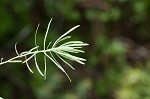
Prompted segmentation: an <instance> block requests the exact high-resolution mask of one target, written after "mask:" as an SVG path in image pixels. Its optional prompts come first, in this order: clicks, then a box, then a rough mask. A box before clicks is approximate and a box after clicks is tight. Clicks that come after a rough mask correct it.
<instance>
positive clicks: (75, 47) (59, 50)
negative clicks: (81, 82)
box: [0, 19, 88, 81]
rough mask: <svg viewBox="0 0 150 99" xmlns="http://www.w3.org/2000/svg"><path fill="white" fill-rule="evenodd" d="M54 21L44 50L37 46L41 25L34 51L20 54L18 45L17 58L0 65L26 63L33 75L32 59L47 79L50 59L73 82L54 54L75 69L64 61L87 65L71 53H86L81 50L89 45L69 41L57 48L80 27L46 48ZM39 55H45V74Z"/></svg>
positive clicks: (44, 44) (82, 59)
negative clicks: (30, 64)
mask: <svg viewBox="0 0 150 99" xmlns="http://www.w3.org/2000/svg"><path fill="white" fill-rule="evenodd" d="M51 21H52V19H51V20H50V22H49V24H48V26H47V30H46V34H45V37H44V43H43V46H44V48H43V50H38V48H39V46H38V45H37V40H36V35H37V30H38V28H39V25H38V27H37V29H36V33H35V47H33V48H32V49H30V50H29V51H24V52H22V53H20V54H19V53H18V51H17V47H16V45H17V43H16V44H15V51H16V54H17V56H16V57H13V58H11V59H9V60H7V61H3V58H1V63H0V65H3V64H6V63H18V62H21V63H26V65H27V68H28V69H29V71H30V72H31V73H33V71H32V69H31V68H30V66H29V64H28V61H29V60H30V59H32V58H34V61H35V66H36V68H37V70H38V72H39V73H40V74H41V75H42V76H44V77H45V79H46V68H47V58H48V59H50V60H51V61H52V62H53V63H54V64H55V65H56V66H57V67H58V68H59V69H61V70H62V71H63V72H64V73H65V74H66V76H67V77H68V78H69V80H70V81H71V79H70V77H69V76H68V74H67V73H66V71H65V70H64V68H63V67H62V66H61V65H60V64H59V62H58V61H57V60H56V59H55V57H54V56H53V54H52V53H55V54H56V56H57V57H58V58H59V59H60V60H62V61H63V62H65V63H66V64H67V65H68V66H70V67H71V68H72V69H74V67H72V66H71V65H70V64H69V63H68V62H67V61H65V60H64V58H66V59H69V60H72V61H76V62H78V63H80V64H85V63H84V61H86V60H85V59H84V58H80V57H77V56H74V55H72V54H71V53H80V52H82V53H84V51H82V50H81V48H82V47H83V46H86V45H88V44H87V43H83V42H81V41H68V42H65V43H63V44H60V45H59V46H57V45H58V44H59V43H60V42H62V41H64V40H66V39H69V38H71V36H66V35H67V34H69V33H70V32H71V31H73V30H74V29H76V28H78V27H79V25H77V26H75V27H73V28H71V29H70V30H69V31H67V32H66V33H64V34H63V35H62V36H60V37H59V38H58V39H57V40H56V41H55V42H54V43H53V45H52V47H51V48H50V44H51V42H49V44H48V45H47V46H46V38H47V35H48V32H49V27H50V24H51ZM39 53H43V54H44V64H45V70H44V73H42V71H41V70H40V68H39V66H38V63H37V58H36V55H37V54H39ZM20 58H24V59H25V60H21V59H20Z"/></svg>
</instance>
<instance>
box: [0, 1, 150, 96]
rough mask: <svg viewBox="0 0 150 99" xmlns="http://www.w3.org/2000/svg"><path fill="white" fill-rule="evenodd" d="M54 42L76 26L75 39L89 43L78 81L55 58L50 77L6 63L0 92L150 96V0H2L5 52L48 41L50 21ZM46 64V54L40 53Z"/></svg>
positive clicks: (1, 49) (0, 53)
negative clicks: (69, 78)
mask: <svg viewBox="0 0 150 99" xmlns="http://www.w3.org/2000/svg"><path fill="white" fill-rule="evenodd" d="M51 18H53V21H52V24H51V27H50V32H49V35H48V40H49V41H54V40H56V39H57V38H58V37H59V36H60V35H62V34H63V33H64V32H66V31H68V30H69V29H70V28H72V27H73V26H75V25H78V24H80V25H81V26H80V27H79V28H78V29H76V30H75V31H73V32H72V33H71V36H72V37H73V39H74V40H82V41H84V42H86V43H89V44H90V45H89V46H87V47H84V50H85V52H86V53H85V54H81V55H79V56H81V57H84V58H86V59H87V62H86V65H80V64H78V63H75V62H71V64H72V65H73V66H74V67H75V68H76V70H75V71H74V70H71V69H70V68H69V67H68V66H67V65H66V64H64V63H63V62H62V61H60V60H59V62H60V63H61V64H62V65H63V67H64V68H65V70H66V71H67V73H68V74H69V75H70V77H71V79H72V82H69V80H68V79H67V77H66V76H65V75H64V74H63V73H62V71H61V70H59V69H58V68H57V67H56V66H55V65H54V64H53V63H52V62H51V61H49V62H48V70H47V79H46V80H44V79H43V77H41V76H40V75H39V74H38V72H37V70H36V68H35V65H34V62H33V61H30V66H31V68H32V69H33V70H34V72H35V73H34V74H31V73H30V72H29V71H28V69H27V67H26V66H25V65H24V64H20V63H17V64H5V65H2V66H0V96H1V97H3V98H5V99H150V20H149V18H150V0H0V57H3V58H4V60H6V59H9V58H11V57H13V56H16V54H15V50H14V45H15V42H18V46H17V48H18V51H19V52H22V51H25V50H29V49H31V48H32V47H34V34H35V30H36V27H37V25H38V23H40V24H41V25H40V28H39V31H38V44H39V45H41V46H42V43H43V38H44V34H45V31H46V27H47V24H48V22H49V20H50V19H51ZM38 62H39V64H40V66H41V68H43V67H44V65H43V57H41V56H39V58H38Z"/></svg>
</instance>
